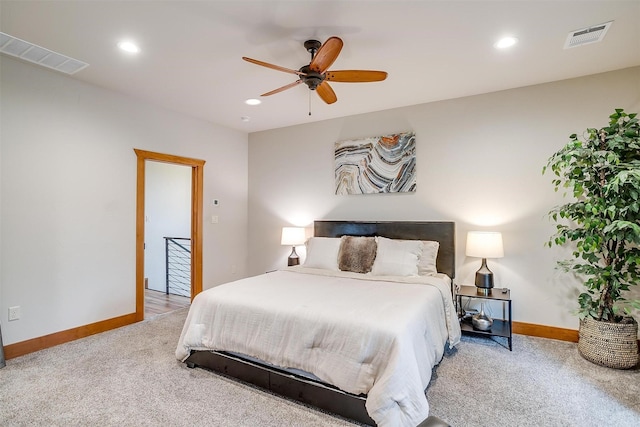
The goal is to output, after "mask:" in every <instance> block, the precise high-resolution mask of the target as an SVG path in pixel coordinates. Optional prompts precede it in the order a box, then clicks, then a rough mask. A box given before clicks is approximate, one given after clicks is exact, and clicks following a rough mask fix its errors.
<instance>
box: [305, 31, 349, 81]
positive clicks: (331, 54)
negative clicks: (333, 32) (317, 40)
mask: <svg viewBox="0 0 640 427" xmlns="http://www.w3.org/2000/svg"><path fill="white" fill-rule="evenodd" d="M342 45H343V43H342V40H341V39H339V38H338V37H329V39H328V40H327V41H326V42H324V44H323V45H322V46H320V49H318V51H317V52H316V54H315V56H314V57H313V59H312V60H311V64H309V68H310V69H311V70H312V71H315V72H316V73H320V74H322V73H324V72H325V71H327V70H328V69H329V67H330V66H331V64H333V62H334V61H335V60H336V58H337V57H338V55H339V54H340V51H341V50H342Z"/></svg>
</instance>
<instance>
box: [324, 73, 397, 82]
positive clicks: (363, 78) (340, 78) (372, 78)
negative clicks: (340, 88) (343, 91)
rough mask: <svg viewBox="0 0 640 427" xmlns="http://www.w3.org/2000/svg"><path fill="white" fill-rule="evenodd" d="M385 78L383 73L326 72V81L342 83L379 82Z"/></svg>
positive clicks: (385, 74) (385, 75)
mask: <svg viewBox="0 0 640 427" xmlns="http://www.w3.org/2000/svg"><path fill="white" fill-rule="evenodd" d="M386 78H387V73H386V72H385V71H371V70H340V71H327V75H326V77H325V79H326V80H329V81H332V82H342V83H366V82H380V81H382V80H384V79H386Z"/></svg>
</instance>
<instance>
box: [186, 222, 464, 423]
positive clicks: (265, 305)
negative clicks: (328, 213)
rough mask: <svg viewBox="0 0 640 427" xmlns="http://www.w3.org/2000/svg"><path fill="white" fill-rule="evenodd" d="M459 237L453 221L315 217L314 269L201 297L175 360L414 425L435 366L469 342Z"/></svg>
mask: <svg viewBox="0 0 640 427" xmlns="http://www.w3.org/2000/svg"><path fill="white" fill-rule="evenodd" d="M454 239H455V224H454V223H453V222H348V221H316V222H315V223H314V237H313V238H311V239H310V240H309V241H308V242H307V245H308V246H307V251H308V253H307V260H306V261H305V264H303V265H301V266H294V267H288V268H286V269H283V270H278V271H274V272H270V273H266V274H263V275H259V276H254V277H250V278H246V279H242V280H238V281H235V282H231V283H227V284H224V285H220V286H217V287H215V288H212V289H209V290H207V291H205V292H202V293H201V294H199V295H198V296H197V297H196V298H195V299H194V301H193V303H192V305H191V308H190V310H189V314H188V316H187V319H186V322H185V325H184V328H183V331H182V334H181V336H180V340H179V342H178V346H177V349H176V357H177V358H178V359H179V360H181V361H183V362H185V363H186V364H187V366H189V367H203V368H207V369H211V370H214V371H217V372H221V373H224V374H227V375H229V376H232V377H235V378H238V379H240V380H244V381H247V382H250V383H253V384H255V385H257V386H259V387H262V388H265V389H267V390H271V391H273V392H275V393H277V394H280V395H283V396H285V397H289V398H293V399H295V400H298V401H301V402H304V403H307V404H311V405H313V406H316V407H318V408H321V409H324V410H327V411H330V412H333V413H336V414H338V415H341V416H344V417H346V418H350V419H353V420H356V421H358V422H361V423H365V424H369V425H378V426H381V427H385V426H393V427H400V426H409V427H415V426H416V425H418V424H419V423H420V422H421V421H422V420H424V419H426V418H427V416H428V413H429V406H428V402H427V400H426V396H425V393H424V390H425V389H426V387H427V385H428V383H429V380H430V378H431V373H432V368H433V367H434V366H436V365H437V364H438V363H439V362H440V360H441V358H442V356H443V354H444V350H445V347H446V346H447V345H448V346H450V347H453V346H455V345H456V344H457V343H458V342H459V340H460V326H459V323H458V321H457V315H456V312H455V309H454V307H453V301H452V280H453V278H454V272H455V250H454ZM373 242H375V243H373ZM434 248H435V249H434ZM354 254H355V255H354Z"/></svg>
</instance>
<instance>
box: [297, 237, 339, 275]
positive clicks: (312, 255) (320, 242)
mask: <svg viewBox="0 0 640 427" xmlns="http://www.w3.org/2000/svg"><path fill="white" fill-rule="evenodd" d="M306 246H307V259H305V261H304V264H303V265H304V266H305V267H309V268H322V269H325V270H333V271H338V251H339V250H340V238H339V237H310V238H309V240H307V243H306Z"/></svg>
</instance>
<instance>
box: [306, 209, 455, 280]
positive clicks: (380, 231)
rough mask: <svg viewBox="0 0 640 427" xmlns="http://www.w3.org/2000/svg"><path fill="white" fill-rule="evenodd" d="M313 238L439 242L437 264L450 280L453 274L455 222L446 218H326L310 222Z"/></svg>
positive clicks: (439, 270)
mask: <svg viewBox="0 0 640 427" xmlns="http://www.w3.org/2000/svg"><path fill="white" fill-rule="evenodd" d="M313 235H314V236H316V237H340V236H345V235H346V236H382V237H387V238H389V239H403V240H432V241H436V242H439V243H440V248H439V249H438V258H437V260H436V267H437V269H438V272H440V273H445V274H446V275H448V276H449V277H451V279H453V278H454V277H455V274H456V250H455V240H456V224H455V222H449V221H434V222H419V221H372V222H366V221H325V220H319V221H314V223H313Z"/></svg>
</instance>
